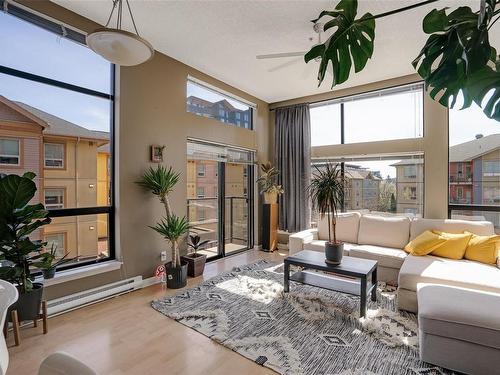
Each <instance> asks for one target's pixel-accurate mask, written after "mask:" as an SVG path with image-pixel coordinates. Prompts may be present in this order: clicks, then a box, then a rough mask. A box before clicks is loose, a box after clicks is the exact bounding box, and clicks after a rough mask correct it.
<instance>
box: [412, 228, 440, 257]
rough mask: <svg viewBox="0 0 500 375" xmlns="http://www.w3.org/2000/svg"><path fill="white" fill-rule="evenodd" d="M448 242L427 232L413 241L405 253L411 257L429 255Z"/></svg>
mask: <svg viewBox="0 0 500 375" xmlns="http://www.w3.org/2000/svg"><path fill="white" fill-rule="evenodd" d="M445 242H446V239H445V238H441V237H440V236H439V235H437V234H435V233H432V232H431V231H430V230H426V231H425V232H424V233H421V234H419V235H418V236H417V237H415V238H414V239H413V240H411V241H410V242H409V243H408V244H407V245H406V246H405V251H406V252H407V253H410V254H411V255H417V256H421V255H427V254H430V253H432V251H434V249H436V248H437V247H438V246H441V245H442V244H444V243H445Z"/></svg>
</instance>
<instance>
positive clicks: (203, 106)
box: [186, 96, 252, 129]
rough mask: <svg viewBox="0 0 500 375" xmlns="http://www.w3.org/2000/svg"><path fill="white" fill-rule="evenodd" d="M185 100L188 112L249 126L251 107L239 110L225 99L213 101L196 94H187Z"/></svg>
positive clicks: (247, 127)
mask: <svg viewBox="0 0 500 375" xmlns="http://www.w3.org/2000/svg"><path fill="white" fill-rule="evenodd" d="M186 102H187V110H188V112H191V113H195V114H197V115H199V116H205V117H211V118H214V119H217V120H219V121H222V122H226V123H231V124H234V125H236V126H238V127H241V128H245V129H250V128H251V126H250V124H251V122H252V118H251V116H252V114H251V109H247V110H241V109H238V108H235V107H234V106H233V105H232V104H231V103H229V101H227V100H226V99H223V100H220V101H218V102H215V103H213V102H210V101H208V100H205V99H201V98H198V97H196V96H189V97H188V98H187V101H186Z"/></svg>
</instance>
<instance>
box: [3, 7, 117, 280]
mask: <svg viewBox="0 0 500 375" xmlns="http://www.w3.org/2000/svg"><path fill="white" fill-rule="evenodd" d="M17 9H18V7H16V6H15V5H12V4H8V7H4V11H5V12H6V13H8V14H10V15H11V16H13V17H16V18H18V19H20V20H21V21H23V22H28V23H33V24H36V25H38V26H40V27H41V28H42V29H44V30H46V31H47V30H49V31H51V32H54V30H66V32H64V33H63V35H60V36H61V37H67V38H68V39H69V40H72V41H73V42H76V43H83V44H84V41H85V35H86V34H85V33H83V32H81V31H78V30H76V29H68V28H67V27H65V26H64V25H63V24H62V23H56V22H54V21H52V20H50V19H48V18H45V17H42V16H39V15H37V14H35V13H32V12H28V11H24V13H22V14H24V16H20V15H19V14H17V13H16V12H17ZM11 10H14V11H16V12H14V11H11ZM28 13H29V17H27V16H26V14H28ZM32 19H33V20H34V21H31V20H32ZM35 22H36V23H35ZM55 34H56V35H59V34H57V33H55ZM109 66H110V92H109V93H106V92H102V91H97V90H93V89H89V88H87V87H83V86H79V85H74V84H70V83H67V82H64V81H59V80H56V79H52V78H49V77H45V76H41V75H38V74H33V73H29V72H26V71H22V70H18V69H14V68H11V67H8V66H4V65H0V73H1V74H5V75H8V76H12V77H17V78H20V79H23V80H24V81H30V82H35V83H41V84H44V85H48V86H54V87H58V88H62V89H66V90H70V91H73V92H76V93H80V94H85V95H89V96H94V97H97V98H101V99H106V100H108V101H109V105H110V116H109V117H110V127H109V145H110V153H109V154H110V157H111V160H112V162H111V163H110V164H111V168H110V171H109V173H110V176H109V177H110V194H111V199H110V204H109V205H106V206H93V207H75V208H61V209H49V210H48V212H49V217H50V218H57V217H68V216H86V215H97V214H107V219H108V253H109V256H108V257H106V258H98V257H96V258H95V259H91V260H85V261H81V262H77V263H74V264H67V265H63V266H61V267H58V270H67V269H74V268H79V267H83V266H89V265H92V264H98V263H104V262H110V261H111V262H112V261H116V247H115V210H116V194H115V183H116V181H115V176H116V174H115V137H114V136H115V134H116V133H115V111H116V103H115V97H116V94H115V90H116V85H115V81H116V66H115V65H114V64H112V63H110V64H109ZM43 152H44V155H45V149H44V150H43ZM44 159H45V157H44ZM40 164H41V165H42V166H45V161H43V162H41V163H40ZM2 167H4V166H2ZM44 168H45V167H44ZM49 169H52V168H49ZM44 201H45V196H44ZM66 237H67V236H66ZM66 250H68V249H67V248H66ZM96 250H97V249H96ZM37 274H38V273H37Z"/></svg>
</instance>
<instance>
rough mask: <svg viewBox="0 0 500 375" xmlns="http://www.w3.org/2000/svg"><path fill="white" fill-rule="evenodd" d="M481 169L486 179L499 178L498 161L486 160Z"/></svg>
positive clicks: (499, 166)
mask: <svg viewBox="0 0 500 375" xmlns="http://www.w3.org/2000/svg"><path fill="white" fill-rule="evenodd" d="M483 168H484V169H483V171H484V175H485V176H486V177H494V176H500V160H486V161H484V162H483Z"/></svg>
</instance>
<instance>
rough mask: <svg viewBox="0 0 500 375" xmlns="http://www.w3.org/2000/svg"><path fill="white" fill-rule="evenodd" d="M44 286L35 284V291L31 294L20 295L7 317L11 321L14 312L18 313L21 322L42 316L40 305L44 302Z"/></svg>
mask: <svg viewBox="0 0 500 375" xmlns="http://www.w3.org/2000/svg"><path fill="white" fill-rule="evenodd" d="M42 294H43V284H41V283H33V290H32V291H31V292H29V293H19V298H18V300H17V301H16V302H14V304H13V305H12V306H10V307H9V310H8V312H7V317H8V319H9V322H10V321H11V314H10V312H11V311H12V310H16V311H17V316H18V319H19V321H20V322H22V321H25V320H33V319H35V318H38V315H40V305H41V302H42Z"/></svg>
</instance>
